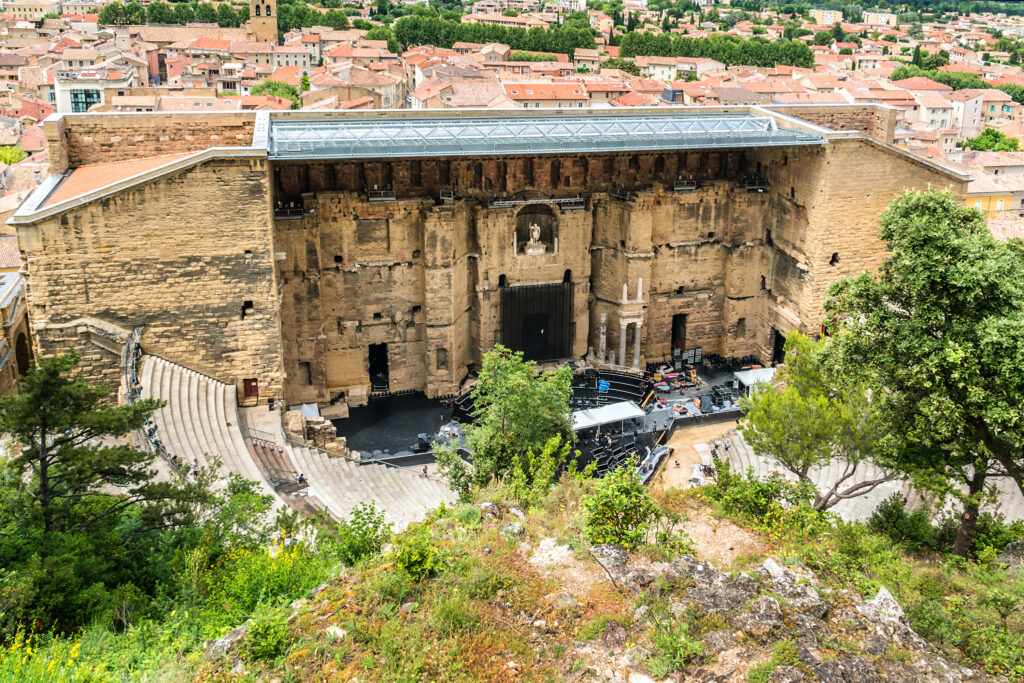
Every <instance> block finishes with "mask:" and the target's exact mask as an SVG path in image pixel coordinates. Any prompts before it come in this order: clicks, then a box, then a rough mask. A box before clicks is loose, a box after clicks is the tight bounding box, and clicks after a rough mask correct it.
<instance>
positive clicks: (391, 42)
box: [364, 26, 401, 53]
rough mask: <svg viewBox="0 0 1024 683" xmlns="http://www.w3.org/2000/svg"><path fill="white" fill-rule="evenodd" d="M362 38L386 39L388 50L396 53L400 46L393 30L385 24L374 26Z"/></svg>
mask: <svg viewBox="0 0 1024 683" xmlns="http://www.w3.org/2000/svg"><path fill="white" fill-rule="evenodd" d="M364 38H365V39H366V40H386V41H388V52H394V53H397V52H398V51H399V50H400V49H401V46H400V45H399V44H398V40H396V39H395V34H394V32H393V31H392V30H391V29H390V28H388V27H387V26H374V27H373V28H372V29H370V30H369V31H367V32H366V35H365V36H364Z"/></svg>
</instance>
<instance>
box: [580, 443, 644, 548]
mask: <svg viewBox="0 0 1024 683" xmlns="http://www.w3.org/2000/svg"><path fill="white" fill-rule="evenodd" d="M635 470H636V461H635V460H634V459H632V458H631V459H629V460H628V461H627V462H626V463H625V464H623V465H620V466H619V467H617V468H616V469H615V471H614V472H610V473H609V474H606V475H605V476H604V477H602V478H601V479H599V480H598V481H597V483H596V484H594V490H593V492H592V493H590V494H589V495H587V496H584V497H583V508H584V510H586V514H585V517H584V521H583V524H584V526H583V534H584V536H586V538H587V540H588V541H590V542H591V543H614V544H616V545H621V546H622V547H623V548H625V549H626V550H634V549H636V548H638V547H640V546H641V545H643V543H644V540H645V539H646V538H647V531H648V530H649V529H650V526H651V522H652V521H653V520H654V518H655V516H656V515H657V514H658V507H657V506H656V505H655V504H654V500H653V499H652V498H651V491H650V489H648V488H647V487H646V486H644V485H643V484H642V483H641V482H640V480H639V479H638V478H637V476H636V471H635Z"/></svg>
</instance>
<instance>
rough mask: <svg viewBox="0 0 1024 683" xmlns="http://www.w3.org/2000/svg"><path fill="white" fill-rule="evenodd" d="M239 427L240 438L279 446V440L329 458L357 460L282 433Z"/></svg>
mask: <svg viewBox="0 0 1024 683" xmlns="http://www.w3.org/2000/svg"><path fill="white" fill-rule="evenodd" d="M239 428H240V429H241V430H242V438H245V439H254V440H256V441H265V442H267V443H270V444H273V445H275V446H281V445H282V443H281V442H282V441H283V442H284V444H286V445H290V446H298V447H299V448H308V449H309V450H311V451H318V452H320V453H323V454H324V455H326V456H327V457H329V458H341V459H342V460H348V461H349V462H358V461H357V460H356V459H355V458H353V457H352V456H351V455H344V454H342V453H338V452H337V451H329V450H327V449H326V448H321V447H320V446H317V445H315V444H311V443H306V442H305V441H298V440H296V439H289V438H288V437H287V436H284V435H283V434H272V433H270V432H264V431H262V430H259V429H253V428H252V427H246V426H244V425H243V426H240V427H239Z"/></svg>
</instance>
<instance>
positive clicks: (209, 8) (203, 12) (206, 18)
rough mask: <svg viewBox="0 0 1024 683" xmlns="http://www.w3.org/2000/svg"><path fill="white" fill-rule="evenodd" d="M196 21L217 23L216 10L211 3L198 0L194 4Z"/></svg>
mask: <svg viewBox="0 0 1024 683" xmlns="http://www.w3.org/2000/svg"><path fill="white" fill-rule="evenodd" d="M196 21H198V22H201V23H203V24H215V23H217V10H215V9H214V8H213V3H210V2H200V3H198V4H197V5H196Z"/></svg>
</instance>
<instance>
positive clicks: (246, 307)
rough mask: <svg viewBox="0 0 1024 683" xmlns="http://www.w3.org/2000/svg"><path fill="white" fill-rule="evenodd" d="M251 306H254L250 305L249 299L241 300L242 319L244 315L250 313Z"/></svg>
mask: <svg viewBox="0 0 1024 683" xmlns="http://www.w3.org/2000/svg"><path fill="white" fill-rule="evenodd" d="M253 308H255V307H254V306H253V305H252V302H251V301H243V302H242V320H245V316H247V315H249V314H250V313H252V311H253Z"/></svg>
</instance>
